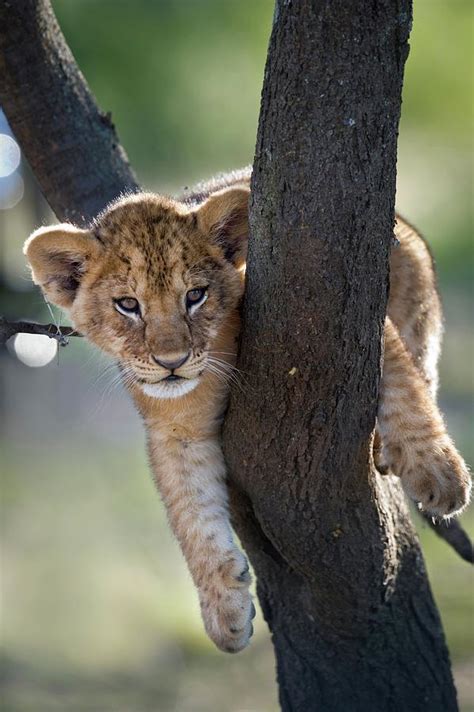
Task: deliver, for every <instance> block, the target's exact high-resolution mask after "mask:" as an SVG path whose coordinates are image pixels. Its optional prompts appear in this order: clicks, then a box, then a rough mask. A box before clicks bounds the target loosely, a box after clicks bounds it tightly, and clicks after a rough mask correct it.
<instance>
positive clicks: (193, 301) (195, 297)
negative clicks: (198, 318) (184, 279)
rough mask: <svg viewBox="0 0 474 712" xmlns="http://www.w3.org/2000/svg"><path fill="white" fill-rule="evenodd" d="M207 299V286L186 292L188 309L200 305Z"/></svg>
mask: <svg viewBox="0 0 474 712" xmlns="http://www.w3.org/2000/svg"><path fill="white" fill-rule="evenodd" d="M206 299H207V287H196V289H190V290H189V292H188V293H187V294H186V309H188V310H191V309H193V307H194V308H195V307H198V306H200V305H201V304H203V302H205V301H206Z"/></svg>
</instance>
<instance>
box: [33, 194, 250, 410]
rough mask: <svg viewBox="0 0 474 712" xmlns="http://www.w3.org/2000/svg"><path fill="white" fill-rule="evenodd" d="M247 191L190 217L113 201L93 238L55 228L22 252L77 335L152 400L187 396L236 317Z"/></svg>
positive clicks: (218, 198)
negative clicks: (106, 356)
mask: <svg viewBox="0 0 474 712" xmlns="http://www.w3.org/2000/svg"><path fill="white" fill-rule="evenodd" d="M248 195H249V191H248V189H247V188H246V187H235V188H231V189H228V190H225V191H221V192H219V193H215V194H213V195H212V196H211V197H210V198H208V199H207V201H206V202H205V203H203V204H202V205H200V206H199V207H197V208H189V207H187V206H185V205H184V204H181V203H178V202H174V201H171V200H168V199H165V198H162V197H160V196H156V195H152V194H146V193H142V194H138V195H134V196H130V197H128V198H125V199H123V200H120V201H118V202H116V203H115V204H113V205H112V206H110V207H109V208H108V209H107V210H106V211H105V212H104V213H103V214H102V215H100V216H99V217H98V218H97V219H96V221H95V222H94V225H93V226H92V227H91V229H90V230H81V229H79V228H76V227H73V226H71V225H58V226H56V227H52V228H46V229H40V230H37V231H36V232H35V233H33V235H32V236H31V237H30V238H29V240H28V241H27V242H26V244H25V254H26V256H27V259H28V261H29V263H30V265H31V268H32V274H33V280H34V281H35V283H36V284H38V285H39V286H40V287H41V289H42V290H43V292H44V294H45V296H46V298H47V299H48V300H49V301H50V302H52V303H54V304H57V305H58V306H60V307H62V308H64V309H66V310H67V311H68V312H69V314H70V317H71V319H72V321H73V323H74V325H75V327H76V329H78V331H80V332H81V333H82V334H84V336H87V337H88V339H89V340H90V341H92V342H93V343H94V344H95V345H97V346H99V347H100V348H101V349H102V350H103V351H105V352H107V353H108V354H109V355H111V356H112V357H114V358H115V359H117V360H118V361H119V363H120V365H121V368H122V370H123V372H124V376H125V379H126V380H127V382H129V383H130V384H135V385H137V386H138V387H140V388H141V389H142V391H143V392H144V393H146V394H147V395H148V396H150V397H156V398H174V397H179V396H181V395H184V394H186V393H188V392H189V391H191V390H192V389H193V388H194V387H195V386H196V385H197V384H198V383H199V379H200V377H201V376H202V374H203V373H205V372H206V370H208V369H209V370H212V361H209V360H208V359H209V358H210V352H212V347H213V343H214V342H215V341H216V338H217V337H218V336H219V333H220V331H221V330H222V329H223V328H225V326H226V325H227V324H228V323H229V320H232V318H233V316H234V315H235V310H236V308H237V306H238V304H239V300H240V297H241V295H242V290H243V267H244V265H245V257H246V249H247V237H248V217H247V211H248Z"/></svg>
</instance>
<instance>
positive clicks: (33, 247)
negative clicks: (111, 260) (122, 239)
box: [23, 223, 100, 309]
mask: <svg viewBox="0 0 474 712" xmlns="http://www.w3.org/2000/svg"><path fill="white" fill-rule="evenodd" d="M99 251H100V247H99V243H98V242H97V240H96V239H95V238H94V237H93V236H92V235H91V234H90V233H89V232H88V231H87V230H81V229H80V228H78V227H74V225H68V224H66V223H65V224H63V225H54V226H53V227H42V228H39V230H36V231H35V232H34V233H33V234H32V235H31V236H30V237H29V238H28V240H27V241H26V242H25V245H24V247H23V252H24V254H25V255H26V258H27V260H28V262H29V263H30V267H31V271H32V276H33V282H34V283H35V284H37V285H38V286H39V287H41V290H42V291H43V293H44V295H45V296H46V298H47V299H48V300H49V301H50V302H52V304H57V305H58V306H60V307H64V308H65V309H69V308H70V307H71V306H72V303H73V301H74V298H75V296H76V292H77V289H78V287H79V284H80V281H81V279H82V277H83V276H84V274H85V272H86V270H87V265H88V264H90V261H91V260H92V259H94V257H97V256H98V253H99Z"/></svg>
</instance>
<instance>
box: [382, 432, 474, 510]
mask: <svg viewBox="0 0 474 712" xmlns="http://www.w3.org/2000/svg"><path fill="white" fill-rule="evenodd" d="M395 473H396V470H395ZM396 474H397V473H396ZM400 476H401V480H402V485H403V488H404V490H405V492H406V493H407V494H408V496H409V497H411V499H414V500H415V502H418V503H419V505H420V507H421V508H422V509H423V510H425V511H426V512H428V513H429V514H432V515H434V516H438V517H446V518H449V517H452V516H454V515H456V514H460V513H461V512H462V510H463V509H464V508H465V507H466V506H467V505H468V504H469V498H470V493H471V484H472V483H471V477H470V475H469V472H468V470H467V467H466V464H465V462H464V460H463V459H462V457H461V456H460V455H459V453H458V452H457V450H456V448H455V447H454V445H453V444H452V442H451V441H450V440H449V438H446V439H444V440H443V441H441V442H434V443H431V444H429V445H427V446H426V448H424V449H423V450H421V449H420V450H417V451H416V453H415V455H414V456H413V457H408V458H406V466H405V467H404V468H403V470H402V472H401V474H400Z"/></svg>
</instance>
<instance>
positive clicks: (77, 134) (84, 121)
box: [0, 0, 137, 225]
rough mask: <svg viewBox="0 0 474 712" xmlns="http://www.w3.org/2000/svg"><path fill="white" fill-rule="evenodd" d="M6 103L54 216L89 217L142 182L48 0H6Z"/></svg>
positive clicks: (0, 59)
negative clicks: (137, 176) (76, 60)
mask: <svg viewBox="0 0 474 712" xmlns="http://www.w3.org/2000/svg"><path fill="white" fill-rule="evenodd" d="M0 77H1V81H0V104H1V106H2V109H3V110H4V112H5V114H6V116H7V118H8V121H9V123H10V126H11V127H12V129H13V131H14V133H15V136H16V138H17V140H18V141H19V143H20V145H21V147H22V150H23V151H24V153H25V155H26V157H27V158H28V161H29V163H30V165H31V167H32V169H33V171H34V173H35V175H36V178H37V179H38V182H39V184H40V186H41V190H42V191H43V193H44V195H45V196H46V199H47V200H48V202H49V204H50V205H51V208H52V209H53V210H54V212H55V213H56V215H57V216H58V217H60V218H61V219H62V220H69V221H70V222H74V223H76V224H78V225H82V224H84V223H87V222H89V221H90V219H91V218H92V217H93V216H94V215H96V214H97V213H98V212H99V211H100V210H102V208H104V206H105V205H106V204H107V203H108V202H109V201H110V200H113V199H114V198H116V197H117V196H118V195H120V193H122V192H124V191H125V190H135V189H136V188H137V181H136V178H135V176H134V174H133V172H132V170H131V168H130V166H129V164H128V160H127V156H126V154H125V151H124V150H123V148H122V147H121V146H120V144H119V142H118V138H117V135H116V133H115V128H114V125H113V123H112V121H111V118H110V116H109V114H106V113H104V112H102V111H100V110H99V108H98V107H97V104H96V102H95V100H94V97H93V96H92V94H91V92H90V91H89V89H88V87H87V84H86V82H85V80H84V77H83V76H82V74H81V72H80V71H79V69H78V67H77V64H76V62H75V61H74V57H73V56H72V53H71V50H70V49H69V47H68V45H67V43H66V41H65V39H64V36H63V34H62V32H61V30H60V28H59V25H58V22H57V20H56V17H55V15H54V12H53V10H52V8H51V4H50V2H49V0H0Z"/></svg>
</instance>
